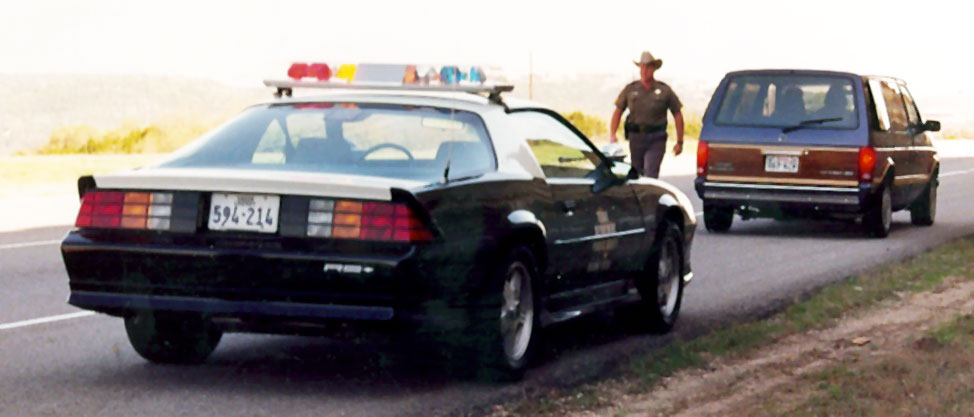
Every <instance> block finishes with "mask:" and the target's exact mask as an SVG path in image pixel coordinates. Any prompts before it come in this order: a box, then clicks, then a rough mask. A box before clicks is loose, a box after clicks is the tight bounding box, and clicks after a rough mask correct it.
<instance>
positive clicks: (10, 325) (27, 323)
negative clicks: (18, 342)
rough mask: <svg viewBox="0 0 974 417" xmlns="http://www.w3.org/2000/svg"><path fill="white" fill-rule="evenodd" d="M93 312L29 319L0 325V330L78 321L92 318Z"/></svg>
mask: <svg viewBox="0 0 974 417" xmlns="http://www.w3.org/2000/svg"><path fill="white" fill-rule="evenodd" d="M94 315H95V312H94V311H79V312H77V313H68V314H60V315H57V316H49V317H41V318H38V319H30V320H24V321H15V322H13V323H6V324H0V330H10V329H16V328H18V327H27V326H33V325H35V324H44V323H51V322H55V321H62V320H71V319H79V318H82V317H89V316H94Z"/></svg>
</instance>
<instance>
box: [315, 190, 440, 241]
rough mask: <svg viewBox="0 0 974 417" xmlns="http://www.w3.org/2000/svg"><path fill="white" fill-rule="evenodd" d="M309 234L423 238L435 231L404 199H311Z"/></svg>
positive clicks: (410, 239) (353, 237)
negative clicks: (425, 223) (396, 201)
mask: <svg viewBox="0 0 974 417" xmlns="http://www.w3.org/2000/svg"><path fill="white" fill-rule="evenodd" d="M307 235H308V236H311V237H332V238H339V239H359V240H382V241H399V242H424V241H430V240H433V235H432V233H430V231H429V229H427V228H426V226H425V225H424V224H423V222H422V220H420V219H419V217H418V216H416V214H415V213H413V211H412V210H411V209H410V208H409V206H407V205H406V204H403V203H384V202H372V201H370V202H359V201H349V200H337V201H336V200H323V199H315V200H311V203H310V207H309V211H308V232H307Z"/></svg>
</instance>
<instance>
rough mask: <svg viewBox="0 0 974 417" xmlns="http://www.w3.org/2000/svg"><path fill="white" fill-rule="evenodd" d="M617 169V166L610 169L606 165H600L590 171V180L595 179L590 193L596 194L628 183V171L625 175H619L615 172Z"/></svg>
mask: <svg viewBox="0 0 974 417" xmlns="http://www.w3.org/2000/svg"><path fill="white" fill-rule="evenodd" d="M617 165H621V164H617ZM614 168H615V169H614ZM618 168H619V167H618V166H615V167H610V166H608V165H607V164H601V165H599V167H598V168H596V169H595V171H592V173H591V174H589V177H590V178H594V179H595V183H594V184H592V192H593V193H595V194H598V193H601V192H603V191H605V190H608V189H609V188H612V187H614V186H616V185H619V184H624V183H625V182H626V181H628V173H629V170H625V173H622V174H620V173H618V172H617V171H618Z"/></svg>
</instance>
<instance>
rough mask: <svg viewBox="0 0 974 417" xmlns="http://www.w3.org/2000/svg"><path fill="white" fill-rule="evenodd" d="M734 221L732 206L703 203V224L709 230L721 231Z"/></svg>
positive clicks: (728, 228)
mask: <svg viewBox="0 0 974 417" xmlns="http://www.w3.org/2000/svg"><path fill="white" fill-rule="evenodd" d="M732 223H734V208H733V207H727V206H717V205H713V204H710V203H707V202H704V203H703V224H704V226H706V227H707V230H709V231H711V232H718V233H723V232H726V231H728V230H730V227H731V224H732Z"/></svg>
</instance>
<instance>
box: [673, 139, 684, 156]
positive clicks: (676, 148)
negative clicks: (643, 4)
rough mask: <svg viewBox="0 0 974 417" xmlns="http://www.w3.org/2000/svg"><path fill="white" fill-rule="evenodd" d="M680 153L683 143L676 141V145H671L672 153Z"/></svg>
mask: <svg viewBox="0 0 974 417" xmlns="http://www.w3.org/2000/svg"><path fill="white" fill-rule="evenodd" d="M681 153H683V143H682V142H677V143H676V145H675V146H673V155H679V154H681Z"/></svg>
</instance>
